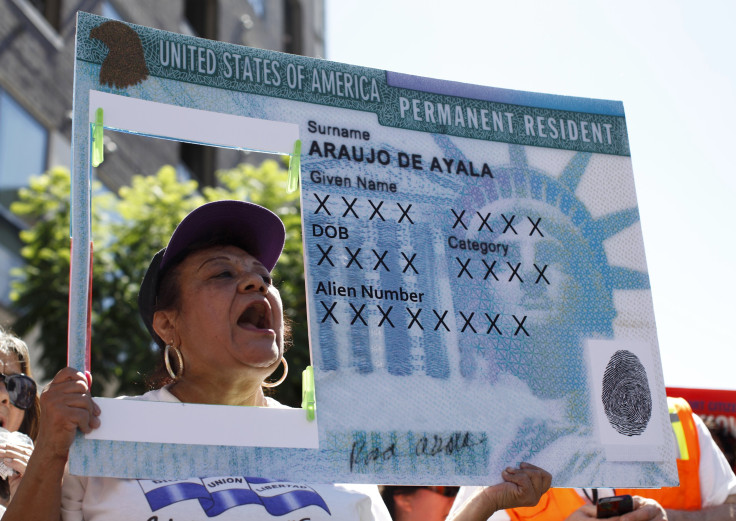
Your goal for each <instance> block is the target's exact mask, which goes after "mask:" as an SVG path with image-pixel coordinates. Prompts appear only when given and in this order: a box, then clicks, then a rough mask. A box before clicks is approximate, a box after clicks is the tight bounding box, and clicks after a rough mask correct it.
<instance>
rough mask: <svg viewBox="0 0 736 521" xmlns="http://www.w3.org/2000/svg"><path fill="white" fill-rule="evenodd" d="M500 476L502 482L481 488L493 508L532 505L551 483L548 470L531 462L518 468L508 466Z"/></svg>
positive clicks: (500, 508)
mask: <svg viewBox="0 0 736 521" xmlns="http://www.w3.org/2000/svg"><path fill="white" fill-rule="evenodd" d="M501 477H502V478H503V483H499V484H498V485H493V486H491V487H486V488H484V489H483V494H484V495H485V496H486V498H487V499H488V501H489V502H491V504H492V505H493V508H494V510H502V509H507V508H517V507H533V506H534V505H536V504H537V503H539V498H541V497H542V494H544V493H545V492H547V490H548V489H549V486H550V484H551V483H552V475H551V474H550V473H549V472H547V471H546V470H543V469H540V468H539V467H536V466H534V465H532V464H531V463H522V464H521V465H519V468H518V469H514V468H511V467H508V468H506V470H504V471H503V472H502V473H501Z"/></svg>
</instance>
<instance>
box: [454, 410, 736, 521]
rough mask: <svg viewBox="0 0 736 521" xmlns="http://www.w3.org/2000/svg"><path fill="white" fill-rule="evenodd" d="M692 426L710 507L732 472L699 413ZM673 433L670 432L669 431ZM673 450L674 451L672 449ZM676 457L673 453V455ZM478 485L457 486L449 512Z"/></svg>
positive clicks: (504, 520)
mask: <svg viewBox="0 0 736 521" xmlns="http://www.w3.org/2000/svg"><path fill="white" fill-rule="evenodd" d="M693 420H694V422H695V427H696V428H697V430H698V445H699V446H700V466H699V468H698V472H699V474H700V498H701V503H702V505H703V506H702V508H708V507H714V506H718V505H722V504H723V503H725V501H726V498H727V497H728V496H730V495H733V494H736V475H734V473H733V470H732V469H731V467H730V466H729V465H728V461H726V457H725V456H724V455H723V452H721V449H719V448H718V445H716V442H715V441H714V440H713V437H712V436H711V435H710V431H709V430H708V427H706V426H705V424H704V423H703V420H701V419H700V416H698V415H697V414H693ZM673 435H674V432H673ZM675 450H677V449H676V448H675ZM675 457H676V456H675ZM479 488H480V487H461V488H460V491H459V492H458V494H457V497H456V498H455V503H454V504H453V507H452V511H453V512H454V511H455V510H456V509H457V508H458V507H459V506H460V505H462V504H463V503H464V502H465V501H467V500H468V499H469V498H470V497H471V496H472V495H473V494H475V492H476V491H477V490H478V489H479ZM577 491H578V493H579V494H580V496H581V497H582V498H583V499H586V501H589V500H588V499H587V498H586V496H585V492H584V491H583V490H582V489H577ZM614 494H615V492H614V490H613V489H612V488H599V489H598V497H608V496H613V495H614ZM510 519H511V518H510V517H509V515H508V514H507V513H506V511H505V510H499V511H498V512H496V513H495V514H493V515H492V516H491V517H490V520H492V521H509V520H510Z"/></svg>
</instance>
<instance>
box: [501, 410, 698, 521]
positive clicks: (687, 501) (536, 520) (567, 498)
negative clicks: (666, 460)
mask: <svg viewBox="0 0 736 521" xmlns="http://www.w3.org/2000/svg"><path fill="white" fill-rule="evenodd" d="M667 405H668V406H669V410H670V422H671V423H672V429H673V430H674V432H675V437H676V438H677V448H678V458H677V472H678V474H679V477H680V485H679V486H678V487H665V488H660V489H656V488H654V489H651V488H649V489H647V488H644V489H624V488H621V489H616V494H619V495H620V494H631V495H632V496H642V497H646V498H650V499H654V500H656V501H657V502H658V503H659V504H660V505H662V506H663V507H664V508H669V509H673V510H699V509H700V508H701V507H702V502H701V498H700V474H699V468H700V445H699V444H698V431H697V428H696V427H695V422H694V421H693V416H692V414H693V413H692V409H691V408H690V404H688V403H687V401H685V400H683V399H682V398H669V397H668V398H667ZM585 504H586V501H585V500H584V499H583V498H581V497H580V495H579V494H578V493H577V491H576V489H574V488H551V489H549V490H548V491H547V492H546V493H545V494H544V495H543V496H542V497H541V498H540V500H539V503H537V506H534V507H524V508H513V509H508V510H506V513H507V514H508V515H509V517H510V518H511V521H564V520H565V519H567V518H568V517H569V516H570V514H572V513H573V512H575V511H576V510H577V509H578V508H580V507H581V506H583V505H585Z"/></svg>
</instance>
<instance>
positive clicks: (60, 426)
mask: <svg viewBox="0 0 736 521" xmlns="http://www.w3.org/2000/svg"><path fill="white" fill-rule="evenodd" d="M99 415H100V409H99V407H98V406H97V405H96V404H95V403H94V401H93V400H92V395H91V394H90V387H89V380H88V379H87V377H86V375H85V374H84V373H82V372H79V371H77V370H75V369H73V368H71V367H66V368H64V369H62V370H61V371H59V372H58V373H57V374H56V376H54V379H53V380H52V381H51V383H49V384H48V385H47V386H46V388H45V389H44V391H43V392H42V393H41V431H40V433H39V439H38V444H39V445H43V444H45V445H48V446H50V447H52V450H53V451H54V453H56V454H57V455H59V456H64V457H65V456H66V454H67V453H68V451H69V447H70V446H71V443H72V441H73V440H74V433H75V432H76V430H77V429H79V430H81V431H82V432H84V433H89V432H91V431H92V430H93V429H95V428H97V427H99V425H100V420H99V418H98V416H99Z"/></svg>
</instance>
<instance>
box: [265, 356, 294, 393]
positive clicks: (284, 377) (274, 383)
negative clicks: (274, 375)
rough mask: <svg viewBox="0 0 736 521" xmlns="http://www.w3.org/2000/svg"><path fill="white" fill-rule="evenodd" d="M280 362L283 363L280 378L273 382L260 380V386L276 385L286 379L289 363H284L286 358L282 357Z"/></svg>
mask: <svg viewBox="0 0 736 521" xmlns="http://www.w3.org/2000/svg"><path fill="white" fill-rule="evenodd" d="M281 362H282V363H283V364H284V374H282V375H281V378H279V379H278V380H276V381H275V382H261V387H276V386H279V385H281V384H282V383H283V382H284V380H286V375H287V374H289V364H287V363H286V358H284V357H281Z"/></svg>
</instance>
